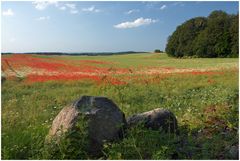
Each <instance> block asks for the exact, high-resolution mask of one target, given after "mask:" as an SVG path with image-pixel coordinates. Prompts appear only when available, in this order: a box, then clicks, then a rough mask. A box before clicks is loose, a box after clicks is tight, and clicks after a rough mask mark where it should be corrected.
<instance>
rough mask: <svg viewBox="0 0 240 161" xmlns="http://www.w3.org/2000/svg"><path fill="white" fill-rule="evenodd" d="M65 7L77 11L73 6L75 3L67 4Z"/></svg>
mask: <svg viewBox="0 0 240 161" xmlns="http://www.w3.org/2000/svg"><path fill="white" fill-rule="evenodd" d="M65 5H66V6H67V7H68V8H70V9H75V8H76V5H75V4H73V3H66V4H65Z"/></svg>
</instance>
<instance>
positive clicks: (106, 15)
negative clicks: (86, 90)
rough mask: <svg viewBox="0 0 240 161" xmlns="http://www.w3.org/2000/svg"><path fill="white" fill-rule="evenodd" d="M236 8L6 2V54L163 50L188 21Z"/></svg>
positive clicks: (205, 4) (187, 4)
mask: <svg viewBox="0 0 240 161" xmlns="http://www.w3.org/2000/svg"><path fill="white" fill-rule="evenodd" d="M214 10H223V11H226V12H227V13H231V14H236V13H238V2H216V1H215V2H200V1H198V2H180V1H178V2H173V1H172V2H169V1H168V2H164V1H159V2H76V1H73V2H71V1H66V2H64V1H59V2H57V1H45V2H42V1H35V2H29V1H28V2H2V15H1V16H2V17H1V18H2V19H1V20H2V24H1V25H2V26H1V28H2V31H1V32H2V37H1V40H2V44H1V48H2V52H47V51H49V52H103V51H105V52H117V51H129V50H131V51H153V50H154V49H161V50H164V49H165V46H166V43H167V38H168V36H169V35H171V34H172V32H173V31H174V30H175V29H176V27H177V26H178V25H180V24H181V23H183V22H184V21H186V20H188V19H190V18H193V17H197V16H208V15H209V13H211V12H212V11H214Z"/></svg>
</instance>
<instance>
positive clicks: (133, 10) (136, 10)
mask: <svg viewBox="0 0 240 161" xmlns="http://www.w3.org/2000/svg"><path fill="white" fill-rule="evenodd" d="M134 12H139V10H138V9H132V10H129V11H127V12H125V13H126V14H128V15H129V14H132V13H134Z"/></svg>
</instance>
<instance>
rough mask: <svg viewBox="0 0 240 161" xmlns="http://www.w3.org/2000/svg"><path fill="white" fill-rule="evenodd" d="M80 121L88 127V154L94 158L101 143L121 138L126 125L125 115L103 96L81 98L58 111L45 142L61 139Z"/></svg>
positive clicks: (74, 128)
mask: <svg viewBox="0 0 240 161" xmlns="http://www.w3.org/2000/svg"><path fill="white" fill-rule="evenodd" d="M83 118H84V119H83ZM79 120H81V121H84V122H85V124H87V126H86V127H87V128H86V130H87V133H88V137H87V138H88V139H89V149H88V151H89V152H90V154H93V155H95V154H96V155H98V154H99V153H100V152H101V149H102V146H103V144H104V142H110V141H115V140H118V139H120V138H121V137H122V135H123V130H124V127H125V126H126V120H125V115H124V113H123V112H122V111H121V110H120V109H119V108H118V107H117V105H116V104H115V103H114V102H113V101H111V100H110V99H108V98H106V97H94V96H82V97H81V98H80V99H78V100H76V101H74V102H73V103H72V104H71V105H69V106H66V107H64V108H63V109H62V110H61V111H60V112H59V114H58V115H57V116H56V118H55V119H54V120H53V123H52V127H51V129H50V131H49V134H48V136H47V140H48V141H49V140H53V139H52V138H60V137H61V136H62V135H63V134H64V133H66V132H69V131H73V130H76V129H77V128H76V125H77V123H78V121H79ZM55 140H57V139H55Z"/></svg>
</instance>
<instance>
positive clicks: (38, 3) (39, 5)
mask: <svg viewBox="0 0 240 161" xmlns="http://www.w3.org/2000/svg"><path fill="white" fill-rule="evenodd" d="M32 4H34V5H35V8H36V9H37V10H44V9H46V8H47V7H48V6H50V5H54V6H56V7H58V2H57V1H56V0H48V1H42V0H37V1H34V2H32Z"/></svg>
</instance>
